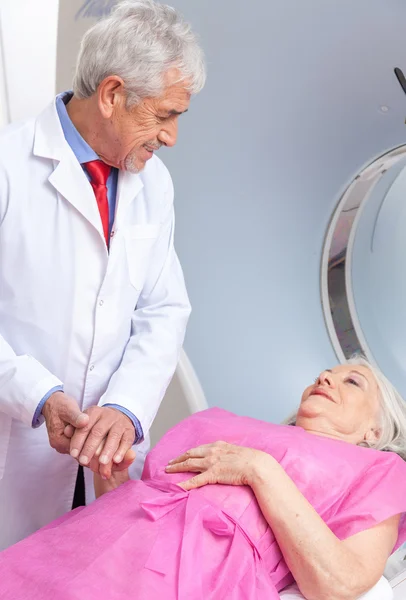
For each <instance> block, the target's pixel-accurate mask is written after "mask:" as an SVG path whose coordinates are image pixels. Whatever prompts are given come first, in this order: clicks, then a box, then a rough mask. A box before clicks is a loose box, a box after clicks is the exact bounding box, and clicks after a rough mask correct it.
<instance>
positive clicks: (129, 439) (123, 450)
mask: <svg viewBox="0 0 406 600" xmlns="http://www.w3.org/2000/svg"><path fill="white" fill-rule="evenodd" d="M133 445H134V436H133V435H130V434H128V435H123V437H122V439H121V443H120V445H119V447H118V449H117V452H115V453H114V456H113V462H114V463H115V464H116V465H119V464H120V463H122V462H123V460H125V459H126V458H128V456H130V454H129V453H130V452H131V448H132V446H133ZM132 452H133V453H134V458H133V460H134V459H135V452H134V450H133V451H132Z"/></svg>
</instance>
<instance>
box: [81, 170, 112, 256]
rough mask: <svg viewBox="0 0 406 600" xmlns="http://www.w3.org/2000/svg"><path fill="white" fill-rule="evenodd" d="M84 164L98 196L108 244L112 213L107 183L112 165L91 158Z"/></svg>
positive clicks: (98, 204) (97, 199)
mask: <svg viewBox="0 0 406 600" xmlns="http://www.w3.org/2000/svg"><path fill="white" fill-rule="evenodd" d="M84 166H85V167H86V170H87V172H88V173H89V175H90V184H91V186H92V188H93V190H94V195H95V196H96V201H97V206H98V207H99V213H100V217H101V221H102V225H103V232H104V237H105V240H106V244H107V246H108V245H109V221H110V213H109V201H108V198H107V186H106V183H107V179H108V178H109V175H110V171H111V167H109V165H106V163H104V162H103V161H101V160H91V161H90V162H87V163H84Z"/></svg>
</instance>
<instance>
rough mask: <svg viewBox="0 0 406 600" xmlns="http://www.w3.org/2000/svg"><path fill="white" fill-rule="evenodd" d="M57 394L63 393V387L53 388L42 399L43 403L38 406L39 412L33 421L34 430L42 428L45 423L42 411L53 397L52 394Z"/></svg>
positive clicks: (37, 411) (36, 412)
mask: <svg viewBox="0 0 406 600" xmlns="http://www.w3.org/2000/svg"><path fill="white" fill-rule="evenodd" d="M55 392H63V387H62V386H61V385H57V386H55V387H53V388H52V389H51V390H49V392H47V393H46V394H45V396H44V397H43V398H42V400H41V402H40V403H39V404H38V406H37V410H36V411H35V414H34V417H33V419H32V426H33V428H34V429H37V428H38V427H40V426H41V425H42V424H43V422H44V421H45V419H44V417H43V415H42V409H43V408H44V404H45V402H46V401H47V400H48V399H49V398H50V396H52V394H54V393H55Z"/></svg>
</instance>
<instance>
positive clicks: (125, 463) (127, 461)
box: [112, 449, 136, 473]
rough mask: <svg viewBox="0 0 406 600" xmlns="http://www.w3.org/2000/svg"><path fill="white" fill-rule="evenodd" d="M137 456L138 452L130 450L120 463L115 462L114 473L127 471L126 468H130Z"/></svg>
mask: <svg viewBox="0 0 406 600" xmlns="http://www.w3.org/2000/svg"><path fill="white" fill-rule="evenodd" d="M135 458H136V453H135V452H134V450H132V449H130V450H128V452H127V453H126V455H125V456H124V458H123V460H122V461H121V463H120V464H118V465H117V464H116V463H113V468H112V471H113V473H119V472H120V471H125V470H126V469H128V467H130V466H131V465H132V463H133V462H134V460H135Z"/></svg>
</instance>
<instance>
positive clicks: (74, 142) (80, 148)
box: [56, 91, 99, 164]
mask: <svg viewBox="0 0 406 600" xmlns="http://www.w3.org/2000/svg"><path fill="white" fill-rule="evenodd" d="M72 97H73V92H71V91H69V92H63V93H62V94H59V95H58V96H57V97H56V110H57V113H58V116H59V120H60V122H61V126H62V129H63V133H64V136H65V139H66V141H67V143H68V144H69V146H70V147H71V149H72V152H73V153H74V155H75V156H76V158H77V159H78V161H79V162H80V163H81V164H83V163H86V162H90V161H91V160H99V156H98V155H97V154H96V152H95V151H94V150H93V149H92V148H91V147H90V146H89V144H88V143H87V142H86V141H85V140H84V139H83V138H82V136H81V135H80V133H79V131H78V130H77V129H76V127H75V126H74V124H73V123H72V121H71V119H70V117H69V115H68V111H67V110H66V105H67V104H68V102H69V100H70V99H71V98H72Z"/></svg>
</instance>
